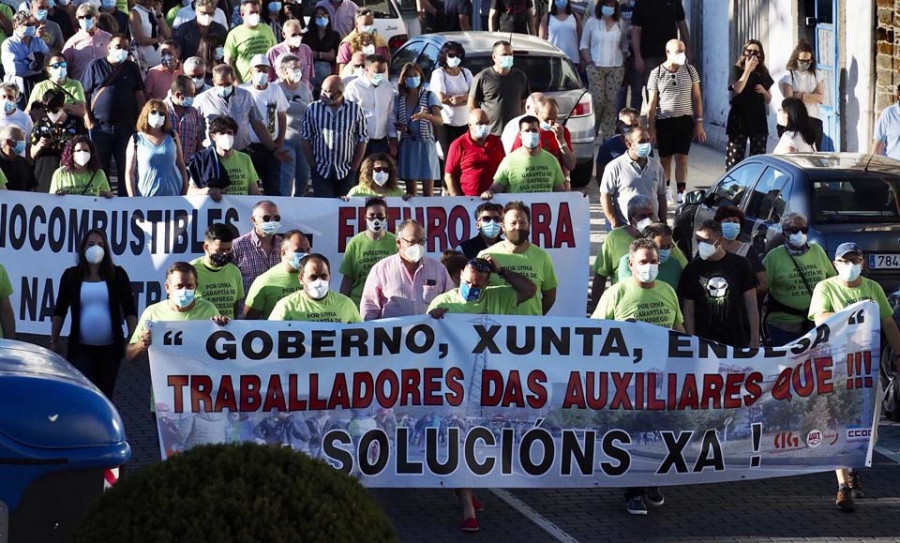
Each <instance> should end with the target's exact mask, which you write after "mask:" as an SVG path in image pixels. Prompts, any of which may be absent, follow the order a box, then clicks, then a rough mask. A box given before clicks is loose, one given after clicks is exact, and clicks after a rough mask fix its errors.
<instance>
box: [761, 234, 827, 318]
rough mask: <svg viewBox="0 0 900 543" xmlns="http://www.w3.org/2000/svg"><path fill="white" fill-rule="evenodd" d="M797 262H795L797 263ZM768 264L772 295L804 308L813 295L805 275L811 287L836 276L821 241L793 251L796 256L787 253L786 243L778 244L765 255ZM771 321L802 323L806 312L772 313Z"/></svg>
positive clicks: (782, 302) (767, 270) (768, 278)
mask: <svg viewBox="0 0 900 543" xmlns="http://www.w3.org/2000/svg"><path fill="white" fill-rule="evenodd" d="M794 262H796V264H794ZM763 265H764V266H765V267H766V279H767V280H768V282H769V295H770V296H772V297H773V298H775V300H776V301H778V303H780V304H784V305H786V306H788V307H792V308H794V309H797V310H798V311H802V312H805V311H806V310H807V308H808V307H809V303H810V301H811V300H812V295H811V294H810V292H809V290H807V288H806V284H804V283H803V278H802V277H801V276H800V274H801V273H802V274H803V277H805V278H806V283H807V284H809V286H810V287H811V288H815V286H816V285H817V284H818V283H819V281H822V280H823V279H828V278H829V277H834V276H835V275H837V272H835V271H834V266H832V264H831V261H830V260H828V255H826V254H825V251H824V250H823V249H822V247H820V246H819V245H817V244H815V243H810V245H809V250H808V251H806V252H805V253H804V254H802V255H794V258H793V260H792V259H791V255H789V254H788V251H787V247H785V246H784V245H781V246H779V247H775V248H774V249H772V250H771V251H769V253H768V254H767V255H766V256H765V258H763ZM798 268H799V271H798ZM768 320H769V322H780V323H799V322H803V320H804V319H803V315H792V314H790V313H785V312H783V311H773V312H771V313H769V316H768Z"/></svg>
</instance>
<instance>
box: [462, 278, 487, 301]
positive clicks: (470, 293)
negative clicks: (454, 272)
mask: <svg viewBox="0 0 900 543" xmlns="http://www.w3.org/2000/svg"><path fill="white" fill-rule="evenodd" d="M482 290H483V289H482V288H481V287H471V286H469V283H466V282H465V281H463V282H462V284H460V285H459V295H460V297H461V298H462V299H463V300H465V301H467V302H474V301H477V300H478V298H480V297H481V291H482Z"/></svg>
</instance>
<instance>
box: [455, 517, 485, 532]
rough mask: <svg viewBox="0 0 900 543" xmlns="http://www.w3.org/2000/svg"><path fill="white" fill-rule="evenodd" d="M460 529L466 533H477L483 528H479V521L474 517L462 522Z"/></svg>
mask: <svg viewBox="0 0 900 543" xmlns="http://www.w3.org/2000/svg"><path fill="white" fill-rule="evenodd" d="M459 529H460V530H462V531H464V532H477V531H478V530H480V529H481V527H480V526H478V519H477V518H475V517H472V518H467V519H466V520H464V521H462V523H461V524H460V525H459Z"/></svg>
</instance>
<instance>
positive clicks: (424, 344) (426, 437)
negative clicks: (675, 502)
mask: <svg viewBox="0 0 900 543" xmlns="http://www.w3.org/2000/svg"><path fill="white" fill-rule="evenodd" d="M879 328H880V327H879V321H878V310H877V306H876V305H875V304H874V303H872V302H861V303H858V304H856V305H854V306H852V307H851V308H848V309H847V310H845V311H842V312H840V313H838V314H836V315H834V316H833V317H832V318H831V319H829V320H828V322H827V323H825V324H823V325H821V326H819V327H818V328H816V329H815V330H813V331H811V332H810V333H809V334H807V335H806V336H805V337H803V338H801V339H799V340H797V341H796V342H794V343H792V344H790V345H787V346H785V347H780V348H766V349H733V348H730V347H725V346H722V345H719V344H715V343H711V342H708V341H704V340H700V339H699V338H697V337H692V336H688V335H686V334H682V333H679V332H675V331H670V330H666V329H664V328H661V327H658V326H652V325H649V324H644V323H630V322H615V321H597V320H589V319H584V318H581V319H575V318H538V317H499V316H489V315H447V316H446V317H445V318H444V319H441V320H438V319H433V318H430V317H428V316H422V317H408V318H403V319H388V320H384V321H378V322H370V323H365V324H359V325H339V324H326V323H307V322H253V323H251V322H241V321H234V322H232V323H230V324H228V325H226V326H224V327H217V326H216V325H214V324H213V323H211V322H209V321H204V322H177V323H174V322H173V323H165V322H159V323H152V326H151V327H150V330H151V334H152V340H153V344H152V345H151V347H150V369H151V374H152V380H153V392H154V395H155V398H156V402H157V404H156V405H157V421H158V425H159V427H158V430H159V435H160V448H161V455H162V457H163V458H166V457H168V456H170V455H172V454H177V453H179V452H181V451H184V450H186V449H189V448H190V447H193V446H195V445H198V444H203V443H223V442H239V441H256V442H259V443H268V444H271V445H279V446H291V447H294V448H295V449H297V450H299V451H303V452H305V453H307V454H309V455H311V456H314V457H316V458H322V459H324V460H326V461H327V462H329V463H330V464H331V465H333V466H334V467H335V468H337V469H341V470H344V471H346V472H348V473H354V474H357V475H359V476H360V477H361V478H362V480H363V482H364V483H365V484H367V485H370V486H381V487H441V486H450V487H593V486H611V487H625V486H658V485H675V484H692V483H702V482H721V481H734V480H741V479H754V478H765V477H778V476H786V475H797V474H803V473H811V472H820V471H828V470H832V469H834V468H835V467H837V466H846V467H860V466H864V465H869V463H870V461H871V453H872V439H871V438H872V435H873V432H874V428H875V423H876V421H877V417H876V416H875V413H876V409H875V406H876V396H877V394H876V391H877V390H878V355H879V353H878V349H879V340H880V337H879V336H880V330H879Z"/></svg>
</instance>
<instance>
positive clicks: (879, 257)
mask: <svg viewBox="0 0 900 543" xmlns="http://www.w3.org/2000/svg"><path fill="white" fill-rule="evenodd" d="M869 269H870V270H900V253H898V254H893V255H883V254H870V255H869Z"/></svg>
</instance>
